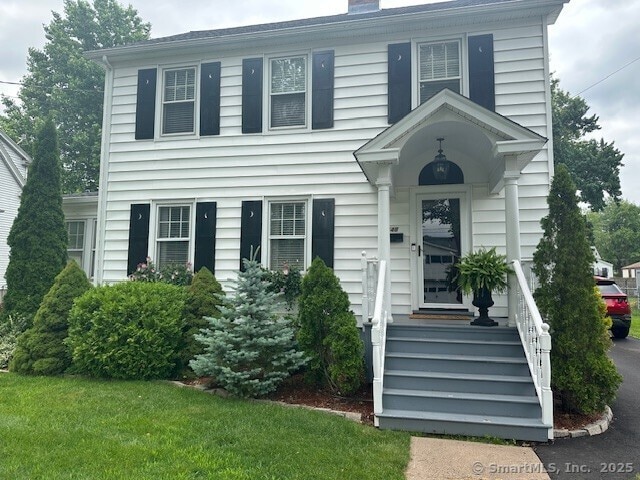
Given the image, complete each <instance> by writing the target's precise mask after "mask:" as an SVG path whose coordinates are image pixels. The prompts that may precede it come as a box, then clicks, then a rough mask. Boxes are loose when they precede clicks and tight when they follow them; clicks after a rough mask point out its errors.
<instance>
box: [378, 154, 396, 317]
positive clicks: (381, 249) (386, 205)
mask: <svg viewBox="0 0 640 480" xmlns="http://www.w3.org/2000/svg"><path fill="white" fill-rule="evenodd" d="M376 186H377V187H378V259H379V260H385V262H386V269H387V273H386V275H385V288H384V289H385V304H386V306H387V308H388V309H389V320H388V322H389V323H391V322H393V318H392V317H391V238H390V236H389V233H390V230H391V229H390V227H391V218H390V217H391V214H390V193H389V189H390V187H391V164H389V163H381V164H380V166H379V171H378V179H377V180H376Z"/></svg>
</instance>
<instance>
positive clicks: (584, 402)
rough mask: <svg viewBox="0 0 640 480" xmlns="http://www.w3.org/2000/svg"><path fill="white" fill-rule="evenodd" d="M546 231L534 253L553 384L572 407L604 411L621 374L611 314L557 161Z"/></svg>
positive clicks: (566, 407)
mask: <svg viewBox="0 0 640 480" xmlns="http://www.w3.org/2000/svg"><path fill="white" fill-rule="evenodd" d="M548 203H549V215H548V216H546V217H545V218H543V219H542V228H543V230H544V235H543V237H542V239H541V240H540V243H539V244H538V247H537V249H536V251H535V253H534V255H533V261H534V267H533V269H534V272H535V274H536V275H537V277H538V280H539V284H540V286H539V287H538V289H537V290H536V292H535V299H536V302H537V304H538V308H539V309H540V313H541V314H542V316H543V317H544V318H545V319H546V321H547V322H548V323H549V326H550V327H551V344H552V348H551V388H552V389H553V391H554V395H555V396H556V398H557V399H558V400H559V402H560V404H561V405H562V408H563V409H564V410H565V411H569V412H580V413H593V412H600V411H602V410H603V408H604V406H605V405H606V404H607V403H609V402H611V401H612V400H613V398H614V397H615V394H616V391H617V389H618V386H619V385H620V382H621V381H622V378H621V377H620V375H619V374H618V372H617V371H616V367H615V365H614V364H613V362H612V361H611V360H610V359H609V358H608V357H607V350H608V349H609V347H610V345H611V340H610V338H609V332H608V328H609V327H610V326H611V324H610V319H609V320H608V319H607V317H606V316H605V315H606V309H603V308H602V299H601V298H600V295H599V294H598V292H597V290H596V288H595V283H594V281H593V276H592V270H591V268H592V263H593V253H592V251H591V247H590V245H589V242H588V241H587V235H586V221H585V218H584V216H583V215H582V214H581V213H580V209H579V207H578V197H577V196H576V186H575V184H574V183H573V182H572V181H571V177H570V175H569V171H568V169H567V168H566V167H565V166H564V165H558V167H557V169H556V173H555V176H554V179H553V182H552V184H551V191H550V193H549V198H548Z"/></svg>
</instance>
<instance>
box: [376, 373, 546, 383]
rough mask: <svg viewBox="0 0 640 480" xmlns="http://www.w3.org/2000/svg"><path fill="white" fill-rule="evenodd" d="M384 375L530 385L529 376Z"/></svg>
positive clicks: (467, 374)
mask: <svg viewBox="0 0 640 480" xmlns="http://www.w3.org/2000/svg"><path fill="white" fill-rule="evenodd" d="M384 374H385V376H386V375H390V376H391V375H394V376H399V377H413V378H444V379H453V380H479V381H484V382H513V383H527V384H529V383H531V384H533V381H532V380H531V376H530V375H488V374H486V375H483V374H473V373H448V372H418V371H415V370H386V371H385V372H384Z"/></svg>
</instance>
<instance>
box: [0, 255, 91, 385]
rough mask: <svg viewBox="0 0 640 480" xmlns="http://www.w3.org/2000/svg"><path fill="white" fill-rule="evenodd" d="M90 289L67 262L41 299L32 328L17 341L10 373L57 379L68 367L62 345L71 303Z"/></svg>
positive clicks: (77, 269) (73, 264) (68, 356)
mask: <svg viewBox="0 0 640 480" xmlns="http://www.w3.org/2000/svg"><path fill="white" fill-rule="evenodd" d="M89 288H91V284H90V283H89V280H87V276H86V275H85V273H84V271H83V270H82V269H81V268H80V267H79V266H78V264H77V263H76V262H73V261H72V262H69V264H68V265H67V266H66V267H65V269H64V270H62V272H60V274H59V275H58V276H57V277H56V279H55V282H54V283H53V286H52V287H51V289H50V290H49V292H48V293H47V294H46V295H45V296H44V300H42V305H40V308H39V309H38V312H37V313H36V316H35V318H34V319H33V327H31V328H30V329H28V330H27V331H26V332H24V333H23V334H22V335H21V336H20V337H19V338H18V344H17V347H16V350H15V352H14V354H13V359H12V361H11V363H10V367H9V368H10V369H11V371H13V372H16V373H21V374H26V375H59V374H61V373H64V371H65V370H66V369H67V368H68V367H69V365H71V352H70V351H69V348H68V347H67V346H66V345H65V344H64V340H65V339H66V338H67V332H68V328H69V312H70V311H71V307H73V301H74V300H75V299H76V298H78V297H79V296H80V295H82V294H83V293H84V292H86V291H87V290H89Z"/></svg>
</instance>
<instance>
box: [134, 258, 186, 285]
mask: <svg viewBox="0 0 640 480" xmlns="http://www.w3.org/2000/svg"><path fill="white" fill-rule="evenodd" d="M129 280H132V281H134V282H150V283H154V282H162V283H168V284H170V285H178V286H181V287H186V286H187V285H190V284H191V281H192V280H193V272H192V271H191V264H190V263H187V264H179V263H170V264H167V265H165V266H164V267H162V268H160V269H159V268H157V267H156V266H155V264H154V263H153V262H152V261H151V258H150V257H147V260H146V262H145V263H140V264H138V266H137V267H136V270H135V271H134V272H133V273H132V274H131V275H129Z"/></svg>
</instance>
